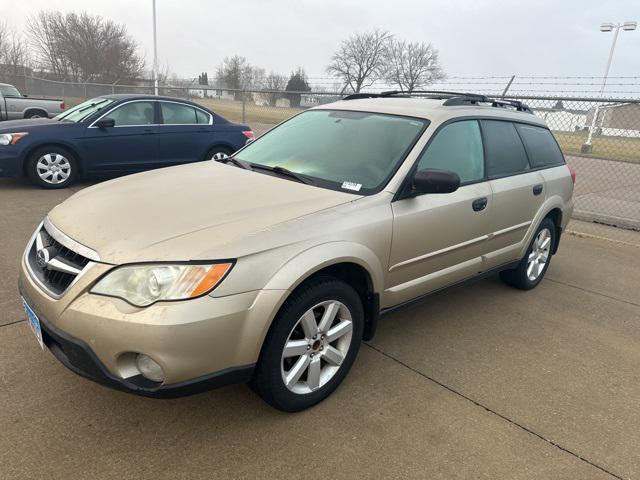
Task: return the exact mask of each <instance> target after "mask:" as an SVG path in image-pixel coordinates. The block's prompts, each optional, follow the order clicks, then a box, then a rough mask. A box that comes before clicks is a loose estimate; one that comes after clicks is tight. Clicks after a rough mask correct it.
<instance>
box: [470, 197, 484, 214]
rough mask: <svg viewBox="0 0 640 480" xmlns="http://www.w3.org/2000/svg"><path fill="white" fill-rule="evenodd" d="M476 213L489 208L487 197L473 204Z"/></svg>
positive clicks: (476, 200)
mask: <svg viewBox="0 0 640 480" xmlns="http://www.w3.org/2000/svg"><path fill="white" fill-rule="evenodd" d="M471 206H472V207H473V211H474V212H479V211H480V210H484V209H485V207H486V206H487V197H482V198H476V199H475V200H474V201H473V203H472V204H471Z"/></svg>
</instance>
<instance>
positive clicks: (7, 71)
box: [0, 22, 30, 89]
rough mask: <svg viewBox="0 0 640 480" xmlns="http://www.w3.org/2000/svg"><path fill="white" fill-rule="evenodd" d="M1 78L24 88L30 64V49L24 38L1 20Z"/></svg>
mask: <svg viewBox="0 0 640 480" xmlns="http://www.w3.org/2000/svg"><path fill="white" fill-rule="evenodd" d="M0 64H1V65H2V68H1V69H0V78H1V79H2V80H3V81H5V82H9V83H13V84H16V85H19V88H21V87H22V89H24V82H25V79H24V75H25V74H26V69H27V67H28V66H29V64H30V59H29V50H28V49H27V46H26V44H25V42H24V39H23V38H22V37H21V36H20V35H19V34H18V33H16V32H15V31H14V30H12V29H10V28H9V27H7V25H6V23H3V22H0Z"/></svg>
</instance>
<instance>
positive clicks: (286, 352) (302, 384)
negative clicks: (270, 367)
mask: <svg viewBox="0 0 640 480" xmlns="http://www.w3.org/2000/svg"><path fill="white" fill-rule="evenodd" d="M352 335H353V320H352V316H351V312H350V311H349V309H348V308H347V307H346V306H345V305H344V304H343V303H341V302H338V301H337V300H328V301H325V302H321V303H319V304H317V305H315V306H314V307H312V308H310V309H309V310H307V311H306V312H305V313H304V314H303V315H302V316H301V317H300V319H299V320H298V321H297V322H296V324H295V326H294V327H293V329H292V330H291V332H290V333H289V336H288V338H287V341H286V343H285V345H284V349H283V351H282V361H281V374H282V380H283V382H284V384H285V386H286V387H287V388H288V389H289V390H290V391H292V392H293V393H297V394H306V393H311V392H314V391H316V390H318V389H319V388H321V387H323V386H324V385H326V383H327V382H329V381H330V380H331V379H332V378H333V377H334V376H335V374H336V373H337V372H338V370H339V369H340V367H341V365H342V362H343V361H344V359H345V357H346V356H347V353H348V351H349V347H350V346H351V337H352Z"/></svg>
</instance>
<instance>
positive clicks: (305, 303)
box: [250, 277, 364, 412]
mask: <svg viewBox="0 0 640 480" xmlns="http://www.w3.org/2000/svg"><path fill="white" fill-rule="evenodd" d="M310 312H312V313H313V315H311V314H310ZM325 313H327V314H328V316H327V319H329V318H332V320H329V321H328V322H327V323H326V324H325V325H324V326H323V318H324V315H325ZM332 313H333V315H331V314H332ZM314 326H315V328H316V330H313V328H314ZM363 328H364V310H363V307H362V301H361V300H360V297H359V295H358V294H357V293H356V291H355V290H354V289H353V287H351V286H350V285H349V284H347V283H345V282H343V281H341V280H338V279H335V278H333V277H320V278H318V279H315V280H311V281H310V282H308V283H306V284H303V285H302V286H301V287H299V288H298V289H297V290H295V291H294V292H293V293H292V294H291V296H290V297H289V298H288V299H287V301H286V302H285V304H284V305H283V307H282V308H281V309H280V312H279V313H278V315H277V317H276V318H275V320H274V322H273V324H272V326H271V329H270V330H269V333H268V334H267V338H266V339H265V343H264V345H263V348H262V352H261V354H260V359H259V361H258V365H257V368H256V372H255V375H254V378H253V380H252V381H251V384H250V385H251V387H252V388H253V390H255V392H256V393H258V395H260V396H261V397H262V398H263V399H264V400H265V401H266V402H267V403H268V404H269V405H271V406H272V407H274V408H277V409H279V410H283V411H285V412H297V411H300V410H304V409H306V408H309V407H311V406H313V405H315V404H317V403H319V402H321V401H322V400H324V399H325V398H327V397H328V396H329V395H330V394H331V393H332V392H333V391H334V390H335V389H336V388H337V387H338V385H340V383H341V382H342V380H344V378H345V377H346V375H347V373H349V369H350V368H351V366H352V365H353V362H354V360H355V358H356V355H357V354H358V350H359V348H360V344H361V342H362V331H363ZM314 332H315V333H316V337H313V335H312V333H314ZM332 332H333V333H332ZM330 334H331V335H332V336H333V340H332V337H330V336H329V335H330ZM286 344H288V345H289V349H288V352H287V353H290V354H291V355H290V356H285V345H286ZM305 365H306V366H305ZM297 373H298V374H297ZM296 374H297V375H296ZM296 377H297V378H296ZM285 379H289V384H288V385H287V383H285ZM315 379H317V381H316V380H315Z"/></svg>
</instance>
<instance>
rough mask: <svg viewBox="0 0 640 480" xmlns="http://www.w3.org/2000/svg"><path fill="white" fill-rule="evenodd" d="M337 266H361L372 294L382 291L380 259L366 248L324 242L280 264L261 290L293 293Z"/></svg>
mask: <svg viewBox="0 0 640 480" xmlns="http://www.w3.org/2000/svg"><path fill="white" fill-rule="evenodd" d="M339 263H355V264H356V265H359V266H361V267H362V268H364V269H365V270H366V271H367V272H368V274H369V277H370V278H371V283H372V285H373V290H374V292H373V293H378V292H380V291H382V289H383V286H384V274H383V272H384V269H383V267H382V264H381V263H380V259H379V258H378V256H377V255H376V254H375V253H374V252H373V251H372V250H371V249H369V248H368V247H365V246H364V245H361V244H359V243H354V242H328V243H323V244H321V245H318V246H315V247H312V248H310V249H308V250H304V251H303V252H301V253H299V254H298V255H296V256H295V257H292V258H291V259H290V260H289V261H288V262H287V263H286V264H284V265H283V266H282V268H280V270H278V271H277V272H276V274H275V275H273V277H271V279H270V280H269V282H268V283H267V285H265V287H264V288H265V289H267V290H271V289H273V290H289V291H293V290H294V289H295V288H296V287H297V286H298V285H300V284H301V283H302V282H303V281H304V280H306V279H307V278H309V277H310V276H311V275H313V274H314V273H316V272H318V271H320V270H322V269H323V268H325V267H330V266H331V265H336V264H339Z"/></svg>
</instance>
